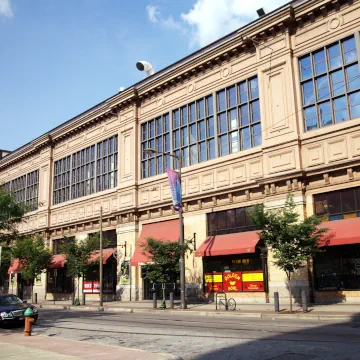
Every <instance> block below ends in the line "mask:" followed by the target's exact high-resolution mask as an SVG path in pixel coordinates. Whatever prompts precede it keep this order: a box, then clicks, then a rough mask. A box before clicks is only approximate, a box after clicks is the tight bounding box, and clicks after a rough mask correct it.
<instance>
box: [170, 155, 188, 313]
mask: <svg viewBox="0 0 360 360" xmlns="http://www.w3.org/2000/svg"><path fill="white" fill-rule="evenodd" d="M177 160H178V161H179V172H177V171H174V170H171V169H166V172H167V174H168V179H169V184H170V191H171V195H172V199H173V205H174V209H175V210H176V211H178V212H179V229H180V242H179V243H180V260H179V265H180V292H181V309H186V307H187V306H186V299H185V251H184V223H183V210H182V189H181V165H182V164H181V157H180V156H179V157H177Z"/></svg>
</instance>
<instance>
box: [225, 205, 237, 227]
mask: <svg viewBox="0 0 360 360" xmlns="http://www.w3.org/2000/svg"><path fill="white" fill-rule="evenodd" d="M225 213H226V228H227V229H229V230H230V229H233V230H235V228H236V219H235V210H234V209H232V210H226V212H225Z"/></svg>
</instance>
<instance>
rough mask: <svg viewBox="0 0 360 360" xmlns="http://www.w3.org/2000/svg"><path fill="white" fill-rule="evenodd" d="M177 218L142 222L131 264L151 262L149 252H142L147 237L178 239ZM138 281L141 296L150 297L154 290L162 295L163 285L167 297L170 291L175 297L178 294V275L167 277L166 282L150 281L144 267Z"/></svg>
mask: <svg viewBox="0 0 360 360" xmlns="http://www.w3.org/2000/svg"><path fill="white" fill-rule="evenodd" d="M179 235H180V231H179V220H177V219H176V220H168V221H162V222H157V223H151V224H144V225H143V226H142V231H141V234H140V236H139V239H138V242H137V245H136V248H135V252H134V254H133V256H132V258H131V262H130V265H131V266H140V267H141V265H144V264H145V263H149V262H151V257H150V255H149V254H147V253H146V252H144V249H143V246H142V245H143V244H146V241H147V239H148V238H154V239H156V240H161V241H170V242H175V241H179ZM140 279H141V280H140V281H141V282H142V289H143V294H142V298H143V299H144V300H146V299H152V297H153V293H154V292H155V293H156V294H157V296H158V297H162V294H163V287H164V290H165V295H166V296H167V297H168V296H169V293H170V292H173V293H174V295H175V296H176V297H178V296H180V276H176V277H175V278H170V277H169V279H168V281H167V283H166V284H164V285H163V284H161V283H159V282H150V281H149V280H147V279H146V276H145V272H144V269H143V268H141V271H140Z"/></svg>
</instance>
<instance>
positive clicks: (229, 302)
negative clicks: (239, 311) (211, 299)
mask: <svg viewBox="0 0 360 360" xmlns="http://www.w3.org/2000/svg"><path fill="white" fill-rule="evenodd" d="M218 308H219V310H230V311H234V310H235V309H236V301H235V299H233V298H230V299H228V298H227V295H226V293H225V292H224V291H221V292H218V293H216V310H218Z"/></svg>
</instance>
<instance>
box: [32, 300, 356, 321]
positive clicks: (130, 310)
mask: <svg viewBox="0 0 360 360" xmlns="http://www.w3.org/2000/svg"><path fill="white" fill-rule="evenodd" d="M38 307H39V308H40V309H54V310H76V311H94V312H106V313H117V314H124V313H127V314H129V313H142V314H144V313H147V314H159V313H163V314H167V315H173V316H175V315H180V316H181V315H184V316H187V315H190V316H191V315H195V316H207V317H231V318H234V317H239V318H240V317H241V318H252V319H254V318H255V319H267V320H269V319H272V320H275V319H298V320H300V319H301V320H312V321H314V320H315V321H351V322H360V315H348V314H344V315H321V314H318V315H316V314H309V313H307V314H304V313H303V314H271V313H270V314H269V313H249V312H246V313H242V312H240V311H238V312H219V311H196V310H185V311H183V310H163V311H161V310H160V309H158V310H154V309H138V308H111V307H103V306H102V307H101V306H72V305H41V304H39V305H38Z"/></svg>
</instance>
